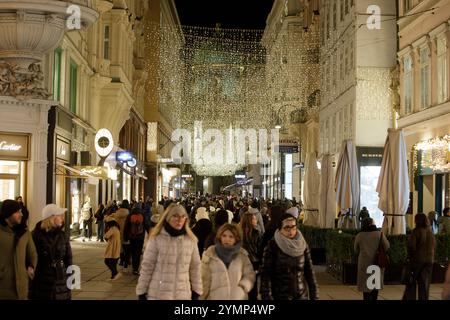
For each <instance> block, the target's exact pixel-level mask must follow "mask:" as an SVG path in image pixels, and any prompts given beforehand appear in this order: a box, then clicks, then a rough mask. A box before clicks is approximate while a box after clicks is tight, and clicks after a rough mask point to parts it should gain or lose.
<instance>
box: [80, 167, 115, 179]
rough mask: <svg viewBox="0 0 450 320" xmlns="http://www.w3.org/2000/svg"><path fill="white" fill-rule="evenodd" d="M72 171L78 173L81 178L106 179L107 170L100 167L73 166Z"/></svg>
mask: <svg viewBox="0 0 450 320" xmlns="http://www.w3.org/2000/svg"><path fill="white" fill-rule="evenodd" d="M73 168H74V169H76V170H78V171H80V174H81V175H82V176H87V177H93V178H99V179H108V169H107V168H106V167H100V166H75V167H73Z"/></svg>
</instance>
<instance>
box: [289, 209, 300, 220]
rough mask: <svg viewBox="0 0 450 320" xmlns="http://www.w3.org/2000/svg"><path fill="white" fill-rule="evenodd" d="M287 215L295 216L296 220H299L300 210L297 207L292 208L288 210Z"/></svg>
mask: <svg viewBox="0 0 450 320" xmlns="http://www.w3.org/2000/svg"><path fill="white" fill-rule="evenodd" d="M286 213H289V214H291V215H293V216H294V217H295V218H296V219H297V218H298V208H297V207H291V208H289V209H287V210H286Z"/></svg>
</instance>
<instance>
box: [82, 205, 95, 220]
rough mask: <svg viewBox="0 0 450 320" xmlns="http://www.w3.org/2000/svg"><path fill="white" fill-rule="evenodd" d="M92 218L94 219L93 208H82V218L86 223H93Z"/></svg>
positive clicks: (86, 206)
mask: <svg viewBox="0 0 450 320" xmlns="http://www.w3.org/2000/svg"><path fill="white" fill-rule="evenodd" d="M92 217H93V215H92V207H91V206H88V205H84V206H83V207H82V208H81V218H82V219H83V220H84V221H92Z"/></svg>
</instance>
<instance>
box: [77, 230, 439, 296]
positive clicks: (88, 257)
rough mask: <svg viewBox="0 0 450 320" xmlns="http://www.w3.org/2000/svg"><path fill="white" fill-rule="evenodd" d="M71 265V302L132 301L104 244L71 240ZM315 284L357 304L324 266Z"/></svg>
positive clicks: (392, 290)
mask: <svg viewBox="0 0 450 320" xmlns="http://www.w3.org/2000/svg"><path fill="white" fill-rule="evenodd" d="M71 243H72V250H73V255H74V259H73V260H74V263H75V264H77V265H78V266H79V267H80V269H81V270H82V272H81V288H80V290H74V291H73V294H72V299H74V300H136V299H137V297H136V284H137V279H138V276H136V275H133V274H132V272H131V270H123V269H122V270H121V272H122V273H123V276H122V278H120V279H118V280H117V281H115V282H111V281H110V274H109V271H108V270H107V269H106V268H105V265H104V263H103V259H101V256H102V255H103V252H104V250H105V247H106V244H104V243H100V242H96V241H91V242H82V241H81V238H75V239H73V240H72V242H71ZM315 270H316V276H317V281H318V283H319V290H320V299H321V300H360V299H361V295H360V294H359V292H358V290H357V288H356V287H355V286H351V285H343V284H342V283H340V282H339V281H338V280H336V279H335V278H333V277H331V276H330V275H329V274H328V273H327V272H326V270H325V266H318V267H317V268H315ZM442 288H443V284H432V285H431V288H430V300H441V292H442ZM403 289H404V286H403V285H387V286H385V288H384V289H383V291H382V292H381V293H380V296H379V299H380V300H400V299H401V297H402V295H403Z"/></svg>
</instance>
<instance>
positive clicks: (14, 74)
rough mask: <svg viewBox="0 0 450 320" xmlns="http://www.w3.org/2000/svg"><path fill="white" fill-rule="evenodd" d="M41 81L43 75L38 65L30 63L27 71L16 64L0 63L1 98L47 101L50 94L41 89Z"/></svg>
mask: <svg viewBox="0 0 450 320" xmlns="http://www.w3.org/2000/svg"><path fill="white" fill-rule="evenodd" d="M43 80H44V74H43V72H42V70H41V66H40V65H39V64H36V63H32V64H31V65H30V66H29V67H28V70H23V69H21V68H20V67H19V66H18V65H16V64H13V63H9V62H5V61H0V95H1V96H11V97H14V98H16V99H17V100H28V99H43V100H47V99H48V98H50V96H51V94H49V93H48V92H47V90H46V89H44V88H43V87H42V82H43Z"/></svg>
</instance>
